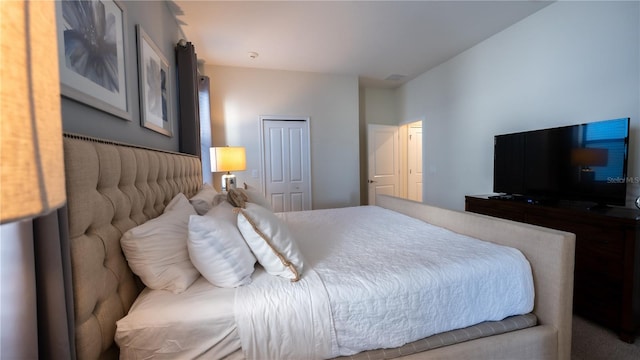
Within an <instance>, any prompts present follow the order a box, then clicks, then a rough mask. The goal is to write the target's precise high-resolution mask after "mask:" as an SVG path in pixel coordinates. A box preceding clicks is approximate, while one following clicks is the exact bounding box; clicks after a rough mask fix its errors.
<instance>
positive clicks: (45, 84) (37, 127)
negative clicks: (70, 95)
mask: <svg viewBox="0 0 640 360" xmlns="http://www.w3.org/2000/svg"><path fill="white" fill-rule="evenodd" d="M55 19H56V16H55V7H54V3H53V1H0V40H1V43H0V45H1V47H0V54H2V55H1V56H0V59H1V61H0V79H1V80H0V99H1V100H0V101H1V104H0V109H1V111H0V117H1V118H0V123H1V128H0V131H1V132H0V161H1V162H0V193H1V196H0V224H3V223H7V222H11V221H16V220H21V219H27V218H31V217H34V216H38V215H43V214H46V213H48V212H50V211H52V210H54V209H56V208H58V207H60V206H62V205H63V204H64V202H65V201H66V195H65V180H64V161H63V160H64V159H63V150H62V123H61V119H60V83H59V77H58V71H59V69H58V60H57V56H56V54H57V53H58V49H57V40H56V22H55Z"/></svg>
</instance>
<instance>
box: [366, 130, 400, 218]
mask: <svg viewBox="0 0 640 360" xmlns="http://www.w3.org/2000/svg"><path fill="white" fill-rule="evenodd" d="M367 141H368V143H367V147H368V152H369V179H368V180H367V182H368V184H369V204H370V205H375V201H376V195H378V194H385V195H393V196H398V194H399V189H398V185H399V177H400V166H399V163H400V160H399V159H400V158H399V149H400V148H399V144H398V127H396V126H388V125H368V127H367Z"/></svg>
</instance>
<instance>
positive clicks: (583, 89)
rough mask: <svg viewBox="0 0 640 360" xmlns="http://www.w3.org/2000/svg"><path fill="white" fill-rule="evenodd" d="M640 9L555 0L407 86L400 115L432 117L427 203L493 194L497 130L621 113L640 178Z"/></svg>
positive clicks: (460, 203) (427, 128) (450, 204)
mask: <svg viewBox="0 0 640 360" xmlns="http://www.w3.org/2000/svg"><path fill="white" fill-rule="evenodd" d="M639 7H640V3H638V2H618V1H611V2H590V1H586V2H585V1H580V2H558V3H554V4H552V5H550V6H548V7H546V8H544V9H542V10H540V11H539V12H537V13H535V14H533V15H532V16H530V17H528V18H526V19H524V20H523V21H521V22H519V23H517V24H515V25H513V26H511V27H510V28H508V29H506V30H504V31H502V32H501V33H498V34H497V35H495V36H493V37H491V38H489V39H488V40H486V41H484V42H483V43H481V44H479V45H477V46H475V47H473V48H471V49H470V50H468V51H466V52H464V53H462V54H461V55H459V56H456V57H455V58H453V59H451V60H449V61H447V62H445V63H443V64H441V65H440V66H438V67H436V68H434V69H432V70H430V71H428V72H426V73H424V74H422V75H421V76H419V77H418V78H416V79H414V80H412V81H410V82H409V83H407V84H406V85H404V86H403V87H401V88H399V89H398V90H397V91H398V99H399V104H398V109H399V118H400V121H401V122H402V121H408V120H410V119H414V118H420V117H423V116H424V117H425V122H424V124H423V126H424V138H423V139H424V140H423V141H424V153H423V161H424V163H423V166H424V188H423V192H424V196H425V201H426V202H427V203H430V204H433V205H437V206H443V207H446V208H451V209H458V210H461V209H463V208H464V196H465V195H467V194H486V193H490V192H491V191H492V188H493V136H494V135H496V134H501V133H509V132H516V131H524V130H532V129H539V128H546V127H553V126H561V125H569V124H577V123H584V122H592V121H597V120H606V119H612V118H620V117H630V118H631V123H632V125H631V127H632V129H631V139H630V142H631V145H630V151H629V175H630V176H640V156H639V154H640V69H639V68H640V48H639V47H640V35H639V30H638V29H640V20H639V18H640V8H639ZM630 188H632V187H630ZM633 189H634V190H632V191H638V190H637V187H633Z"/></svg>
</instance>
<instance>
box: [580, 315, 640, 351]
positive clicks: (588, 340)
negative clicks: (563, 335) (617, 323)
mask: <svg viewBox="0 0 640 360" xmlns="http://www.w3.org/2000/svg"><path fill="white" fill-rule="evenodd" d="M638 359H640V337H638V338H636V341H635V342H634V343H633V344H628V343H626V342H624V341H622V340H620V339H618V336H617V335H616V334H615V333H614V332H613V331H612V330H609V329H606V328H603V327H600V326H598V325H596V324H594V323H592V322H590V321H589V320H585V319H583V318H581V317H579V316H576V315H574V316H573V334H572V341H571V360H638Z"/></svg>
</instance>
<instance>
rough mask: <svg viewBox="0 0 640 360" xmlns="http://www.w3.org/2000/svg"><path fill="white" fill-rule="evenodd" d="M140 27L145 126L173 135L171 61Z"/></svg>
mask: <svg viewBox="0 0 640 360" xmlns="http://www.w3.org/2000/svg"><path fill="white" fill-rule="evenodd" d="M137 30H138V77H139V79H138V83H139V87H140V117H141V121H142V126H144V127H146V128H148V129H151V130H154V131H157V132H159V133H161V134H164V135H167V136H173V133H172V130H171V129H172V121H171V93H170V92H171V84H170V79H171V74H170V73H169V62H168V61H167V59H165V57H164V56H163V55H162V51H160V48H158V46H157V45H156V44H155V43H154V42H153V41H152V40H151V38H150V37H149V35H147V33H146V32H145V31H144V30H143V29H142V26H140V25H137Z"/></svg>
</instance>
